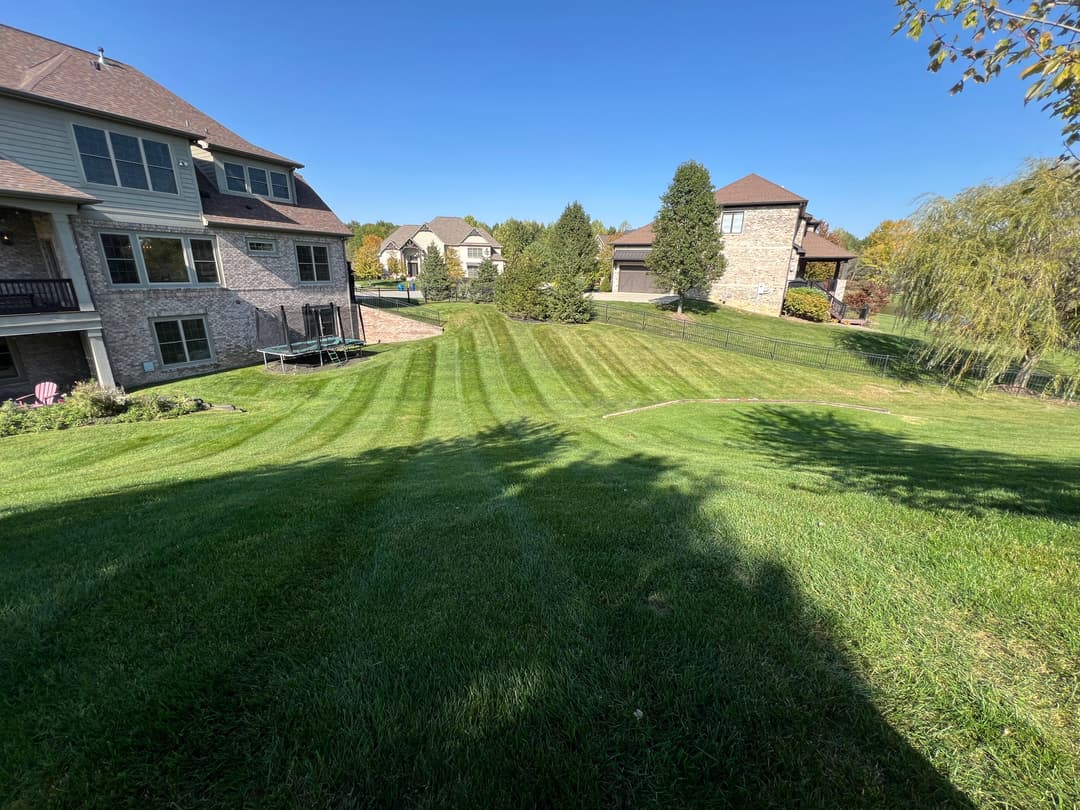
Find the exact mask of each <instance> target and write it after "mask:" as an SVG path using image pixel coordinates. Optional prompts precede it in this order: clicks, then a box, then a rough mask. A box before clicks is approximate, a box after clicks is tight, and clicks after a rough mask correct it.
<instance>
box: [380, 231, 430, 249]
mask: <svg viewBox="0 0 1080 810" xmlns="http://www.w3.org/2000/svg"><path fill="white" fill-rule="evenodd" d="M418 230H420V226H419V225H398V226H397V227H396V228H395V229H394V232H393V233H391V234H390V235H389V236H388V237H386V238H385V239H383V240H382V244H381V245H379V253H382V252H383V251H384V250H386V249H387V248H388V247H391V246H393V247H395V248H400V247H401V246H402V245H404V244H405V243H406V242H408V241H409V240H410V239H412V238H413V236H415V235H416V232H417V231H418Z"/></svg>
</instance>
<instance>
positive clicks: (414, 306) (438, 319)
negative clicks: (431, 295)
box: [354, 287, 445, 327]
mask: <svg viewBox="0 0 1080 810" xmlns="http://www.w3.org/2000/svg"><path fill="white" fill-rule="evenodd" d="M375 290H378V291H379V292H378V293H376V292H374V291H375ZM395 293H396V294H395ZM354 300H355V301H356V303H358V304H360V306H364V307H374V308H376V309H392V310H393V311H394V314H395V315H403V316H404V317H406V318H412V319H413V320H414V321H421V322H423V323H427V324H431V325H432V326H440V327H441V326H443V324H444V323H445V319H444V318H443V316H442V313H440V312H439V311H438V310H436V309H430V308H428V307H425V308H423V309H420V308H419V307H420V305H421V304H422V303H423V302H422V301H420V300H418V299H417V298H416V295H415V293H413V294H411V295H409V296H408V297H405V298H403V297H401V293H400V292H397V291H393V292H389V291H383V290H381V289H380V288H379V287H374V288H363V289H358V290H357V291H356V295H355V296H354Z"/></svg>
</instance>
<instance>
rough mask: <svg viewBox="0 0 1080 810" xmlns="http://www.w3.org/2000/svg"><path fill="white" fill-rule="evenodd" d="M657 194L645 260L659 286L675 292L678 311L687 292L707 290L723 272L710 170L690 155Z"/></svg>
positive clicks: (716, 206)
mask: <svg viewBox="0 0 1080 810" xmlns="http://www.w3.org/2000/svg"><path fill="white" fill-rule="evenodd" d="M661 200H662V205H661V207H660V212H659V213H658V214H657V215H656V223H655V225H654V226H653V231H654V234H655V238H654V239H653V247H652V250H651V251H649V255H648V256H647V257H646V259H645V264H646V265H647V266H648V268H649V269H650V270H652V272H653V274H654V275H655V276H656V281H657V283H658V285H659V286H660V287H662V288H665V289H670V290H672V291H673V292H674V293H675V294H676V295H678V296H679V307H678V311H679V313H680V314H682V311H683V300H684V298H685V297H686V294H687V293H688V292H690V290H694V289H699V290H707V289H708V288H709V286H710V285H711V284H712V283H713V282H714V281H715V280H716V279H718V278H719V277H720V276H721V275H722V274H723V272H724V268H725V262H724V254H723V242H722V240H721V238H720V231H719V229H718V228H717V227H716V220H717V219H718V218H719V216H720V207H719V206H718V205H717V204H716V199H715V198H714V197H713V185H712V179H711V178H710V177H709V170H708V169H706V168H705V167H704V166H702V165H701V164H700V163H696V162H694V161H692V160H691V161H688V162H686V163H683V164H682V165H681V166H679V168H678V169H676V170H675V177H674V178H673V179H672V181H671V185H670V186H668V190H667V191H666V192H665V193H664V196H663V197H662V198H661Z"/></svg>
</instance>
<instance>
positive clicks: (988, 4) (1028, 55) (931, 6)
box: [893, 0, 1080, 151]
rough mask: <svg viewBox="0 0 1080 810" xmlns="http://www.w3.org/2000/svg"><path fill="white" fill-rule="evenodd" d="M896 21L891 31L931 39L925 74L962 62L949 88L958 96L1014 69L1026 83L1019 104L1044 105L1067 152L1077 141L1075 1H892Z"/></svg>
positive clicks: (1079, 83) (1079, 66)
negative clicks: (1059, 125) (1057, 122)
mask: <svg viewBox="0 0 1080 810" xmlns="http://www.w3.org/2000/svg"><path fill="white" fill-rule="evenodd" d="M896 5H897V8H898V9H899V12H900V20H899V22H898V23H897V24H896V27H895V28H894V29H893V33H894V34H895V33H896V32H897V31H905V32H906V33H907V35H908V36H909V37H911V38H912V39H915V40H918V39H920V38H922V37H923V36H924V34H926V33H927V32H929V35H930V45H929V47H928V52H929V55H930V62H929V65H928V69H929V70H930V71H932V72H935V73H936V72H937V71H939V70H940V69H941V68H942V67H943V66H944V65H945V64H946V63H949V64H953V63H956V62H958V61H959V62H961V63H962V64H963V65H964V70H963V72H962V73H961V74H960V78H959V80H958V81H957V82H956V84H954V85H953V86H952V89H951V92H952V93H959V92H960V91H961V90H963V89H964V86H965V84H966V83H967V82H968V81H973V82H976V83H977V84H982V83H985V82H988V81H990V80H991V79H993V78H995V77H997V76H999V75H1000V74H1001V70H1002V68H1012V67H1015V68H1016V69H1017V70H1018V72H1019V75H1020V78H1021V79H1026V80H1029V84H1028V87H1027V92H1026V93H1025V95H1024V103H1025V104H1027V103H1028V102H1031V101H1041V102H1044V104H1043V109H1045V110H1048V111H1049V112H1050V114H1051V115H1052V116H1054V117H1056V118H1058V119H1060V120H1061V121H1062V130H1061V132H1062V136H1063V138H1064V140H1065V146H1066V148H1067V149H1070V151H1071V147H1072V145H1073V144H1074V143H1076V141H1077V140H1080V51H1078V49H1077V42H1078V37H1080V3H1077V2H1076V1H1075V0H1072V2H1054V1H1053V0H1031V2H1024V3H1021V4H1016V3H1013V2H1011V0H934V2H931V0H896Z"/></svg>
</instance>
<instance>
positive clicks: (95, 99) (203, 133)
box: [0, 25, 301, 167]
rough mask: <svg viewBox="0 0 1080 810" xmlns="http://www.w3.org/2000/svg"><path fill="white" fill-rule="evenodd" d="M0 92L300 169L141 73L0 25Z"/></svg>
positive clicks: (70, 47) (294, 163)
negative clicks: (128, 123)
mask: <svg viewBox="0 0 1080 810" xmlns="http://www.w3.org/2000/svg"><path fill="white" fill-rule="evenodd" d="M0 54H3V58H2V59H0V93H2V94H5V95H9V96H16V97H23V98H29V99H34V100H37V101H44V102H46V103H51V104H58V105H61V106H64V107H71V108H75V109H79V110H83V111H86V112H89V113H93V114H97V115H101V116H105V117H108V118H117V119H121V120H123V121H128V122H131V123H134V124H140V125H143V126H148V127H152V128H155V129H162V130H167V131H169V132H172V133H174V134H176V135H180V136H181V137H185V138H188V139H189V140H199V139H202V140H205V141H206V142H207V143H208V144H209V148H210V149H211V150H213V149H220V150H223V151H227V152H235V153H238V154H241V155H249V156H251V157H257V158H262V159H264V160H270V161H274V162H277V163H284V164H287V165H289V166H296V167H299V166H300V165H301V164H299V163H297V162H296V161H294V160H290V159H289V158H286V157H282V156H281V155H278V154H275V153H274V152H270V151H268V150H266V149H263V148H261V147H258V146H256V145H255V144H253V143H251V142H250V141H247V140H245V139H244V138H241V137H240V136H239V135H237V134H236V133H235V132H233V131H232V130H231V129H229V128H228V127H225V126H224V125H222V124H220V123H218V122H217V121H216V120H214V119H213V118H211V117H210V116H209V115H206V114H205V113H203V112H202V111H200V110H198V109H196V108H195V107H193V106H192V105H191V104H188V103H187V102H186V101H184V100H183V99H182V98H180V97H179V96H177V95H176V94H174V93H171V92H170V91H168V90H166V89H165V88H164V87H162V86H161V85H160V84H158V83H157V82H155V81H154V80H153V79H151V78H150V77H148V76H146V75H144V74H143V73H141V72H140V71H138V70H136V69H135V68H133V67H131V66H130V65H125V64H124V63H123V62H118V61H116V60H115V59H112V58H110V57H108V56H106V57H105V58H104V59H101V60H100V61H99V58H98V54H97V53H91V52H90V51H84V50H81V49H79V48H75V47H73V46H71V45H64V44H63V43H60V42H55V41H54V40H51V39H46V38H44V37H39V36H37V35H36V34H31V33H28V32H26V31H20V30H19V29H17V28H11V27H10V26H7V25H0Z"/></svg>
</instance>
